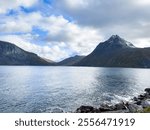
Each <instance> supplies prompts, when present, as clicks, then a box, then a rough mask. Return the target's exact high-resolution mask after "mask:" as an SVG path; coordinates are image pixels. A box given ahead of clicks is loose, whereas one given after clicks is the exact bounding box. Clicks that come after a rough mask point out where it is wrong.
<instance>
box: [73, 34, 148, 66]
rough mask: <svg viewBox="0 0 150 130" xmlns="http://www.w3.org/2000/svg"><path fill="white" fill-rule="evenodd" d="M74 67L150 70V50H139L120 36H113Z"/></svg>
mask: <svg viewBox="0 0 150 130" xmlns="http://www.w3.org/2000/svg"><path fill="white" fill-rule="evenodd" d="M74 65H76V66H99V67H131V68H150V48H137V47H135V46H134V45H133V44H132V43H130V42H127V41H126V40H124V39H123V38H121V37H119V36H118V35H113V36H111V37H110V38H109V39H108V40H107V41H105V42H102V43H100V44H99V45H98V46H97V47H96V48H95V50H94V51H93V52H92V53H91V54H89V55H88V56H86V57H85V58H83V59H82V60H81V61H80V62H78V63H77V64H74Z"/></svg>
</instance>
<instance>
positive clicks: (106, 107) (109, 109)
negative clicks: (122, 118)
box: [99, 104, 116, 112]
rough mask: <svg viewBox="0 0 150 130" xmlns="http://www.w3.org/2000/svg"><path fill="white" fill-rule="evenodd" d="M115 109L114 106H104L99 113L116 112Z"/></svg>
mask: <svg viewBox="0 0 150 130" xmlns="http://www.w3.org/2000/svg"><path fill="white" fill-rule="evenodd" d="M115 108H116V107H115V106H112V105H107V104H102V105H101V106H100V108H99V111H101V112H106V111H114V110H115Z"/></svg>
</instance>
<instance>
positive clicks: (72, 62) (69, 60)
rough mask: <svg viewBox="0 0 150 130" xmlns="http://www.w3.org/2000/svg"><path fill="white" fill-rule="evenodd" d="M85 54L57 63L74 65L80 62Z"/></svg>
mask: <svg viewBox="0 0 150 130" xmlns="http://www.w3.org/2000/svg"><path fill="white" fill-rule="evenodd" d="M84 57H85V56H78V55H76V56H74V57H70V58H67V59H64V60H63V61H61V62H58V63H57V64H56V65H60V66H71V65H74V64H76V63H78V62H79V61H81V60H82V59H83V58H84Z"/></svg>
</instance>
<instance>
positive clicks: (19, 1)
mask: <svg viewBox="0 0 150 130" xmlns="http://www.w3.org/2000/svg"><path fill="white" fill-rule="evenodd" d="M37 2H38V0H4V1H1V2H0V13H6V12H7V11H8V10H11V9H17V8H18V7H20V6H23V7H31V6H33V5H34V4H36V3H37Z"/></svg>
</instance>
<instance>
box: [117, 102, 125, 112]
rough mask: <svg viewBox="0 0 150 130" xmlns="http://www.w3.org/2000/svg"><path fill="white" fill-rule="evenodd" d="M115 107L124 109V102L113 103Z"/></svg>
mask: <svg viewBox="0 0 150 130" xmlns="http://www.w3.org/2000/svg"><path fill="white" fill-rule="evenodd" d="M115 109H116V110H123V109H126V106H125V104H124V103H123V102H122V103H118V104H116V105H115Z"/></svg>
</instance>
